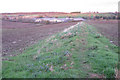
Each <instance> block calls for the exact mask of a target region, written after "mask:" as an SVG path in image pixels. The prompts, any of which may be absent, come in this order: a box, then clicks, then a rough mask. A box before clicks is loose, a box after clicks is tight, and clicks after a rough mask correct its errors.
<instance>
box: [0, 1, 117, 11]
mask: <svg viewBox="0 0 120 80" xmlns="http://www.w3.org/2000/svg"><path fill="white" fill-rule="evenodd" d="M118 1H119V0H1V1H0V13H6V12H9V13H11V12H74V11H81V12H89V11H91V12H93V11H99V12H115V11H118Z"/></svg>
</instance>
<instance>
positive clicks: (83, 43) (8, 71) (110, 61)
mask: <svg viewBox="0 0 120 80" xmlns="http://www.w3.org/2000/svg"><path fill="white" fill-rule="evenodd" d="M8 59H9V60H7V61H3V73H2V75H3V78H45V77H47V78H50V77H52V78H66V77H67V78H71V77H74V78H79V77H80V78H85V77H115V68H116V65H117V62H118V50H117V46H115V45H113V44H111V43H110V42H109V40H108V39H106V38H105V37H104V36H102V35H100V34H99V33H97V32H96V30H95V29H94V28H93V27H92V26H90V25H88V24H86V23H82V22H81V23H78V24H77V25H75V26H72V27H70V28H69V29H66V30H64V31H63V32H60V33H57V34H55V35H53V36H51V37H48V38H47V39H45V40H43V41H40V42H38V44H35V45H33V46H31V47H29V48H28V49H26V50H25V51H24V52H23V54H19V55H18V56H13V57H8ZM95 75H96V76H95Z"/></svg>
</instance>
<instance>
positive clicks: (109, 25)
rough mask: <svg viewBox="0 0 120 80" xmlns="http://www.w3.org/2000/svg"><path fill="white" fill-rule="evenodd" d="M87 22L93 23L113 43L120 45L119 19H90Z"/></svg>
mask: <svg viewBox="0 0 120 80" xmlns="http://www.w3.org/2000/svg"><path fill="white" fill-rule="evenodd" d="M86 22H87V23H88V24H90V25H93V26H94V27H95V28H96V29H97V30H98V31H99V32H100V33H101V34H102V35H104V36H106V37H107V38H108V39H109V40H110V41H111V42H112V43H113V44H115V45H118V20H88V21H86Z"/></svg>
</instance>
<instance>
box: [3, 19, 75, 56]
mask: <svg viewBox="0 0 120 80" xmlns="http://www.w3.org/2000/svg"><path fill="white" fill-rule="evenodd" d="M76 23H77V22H67V23H58V24H48V25H42V26H41V25H39V24H34V23H21V22H9V21H2V53H3V54H2V55H3V56H15V55H17V54H15V53H20V52H22V51H23V50H24V49H25V48H26V47H27V46H30V45H32V44H34V43H36V42H38V41H39V40H43V39H44V38H46V37H48V36H50V35H52V34H55V33H57V32H59V31H61V30H63V29H65V28H67V27H70V26H71V25H75V24H76Z"/></svg>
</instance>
